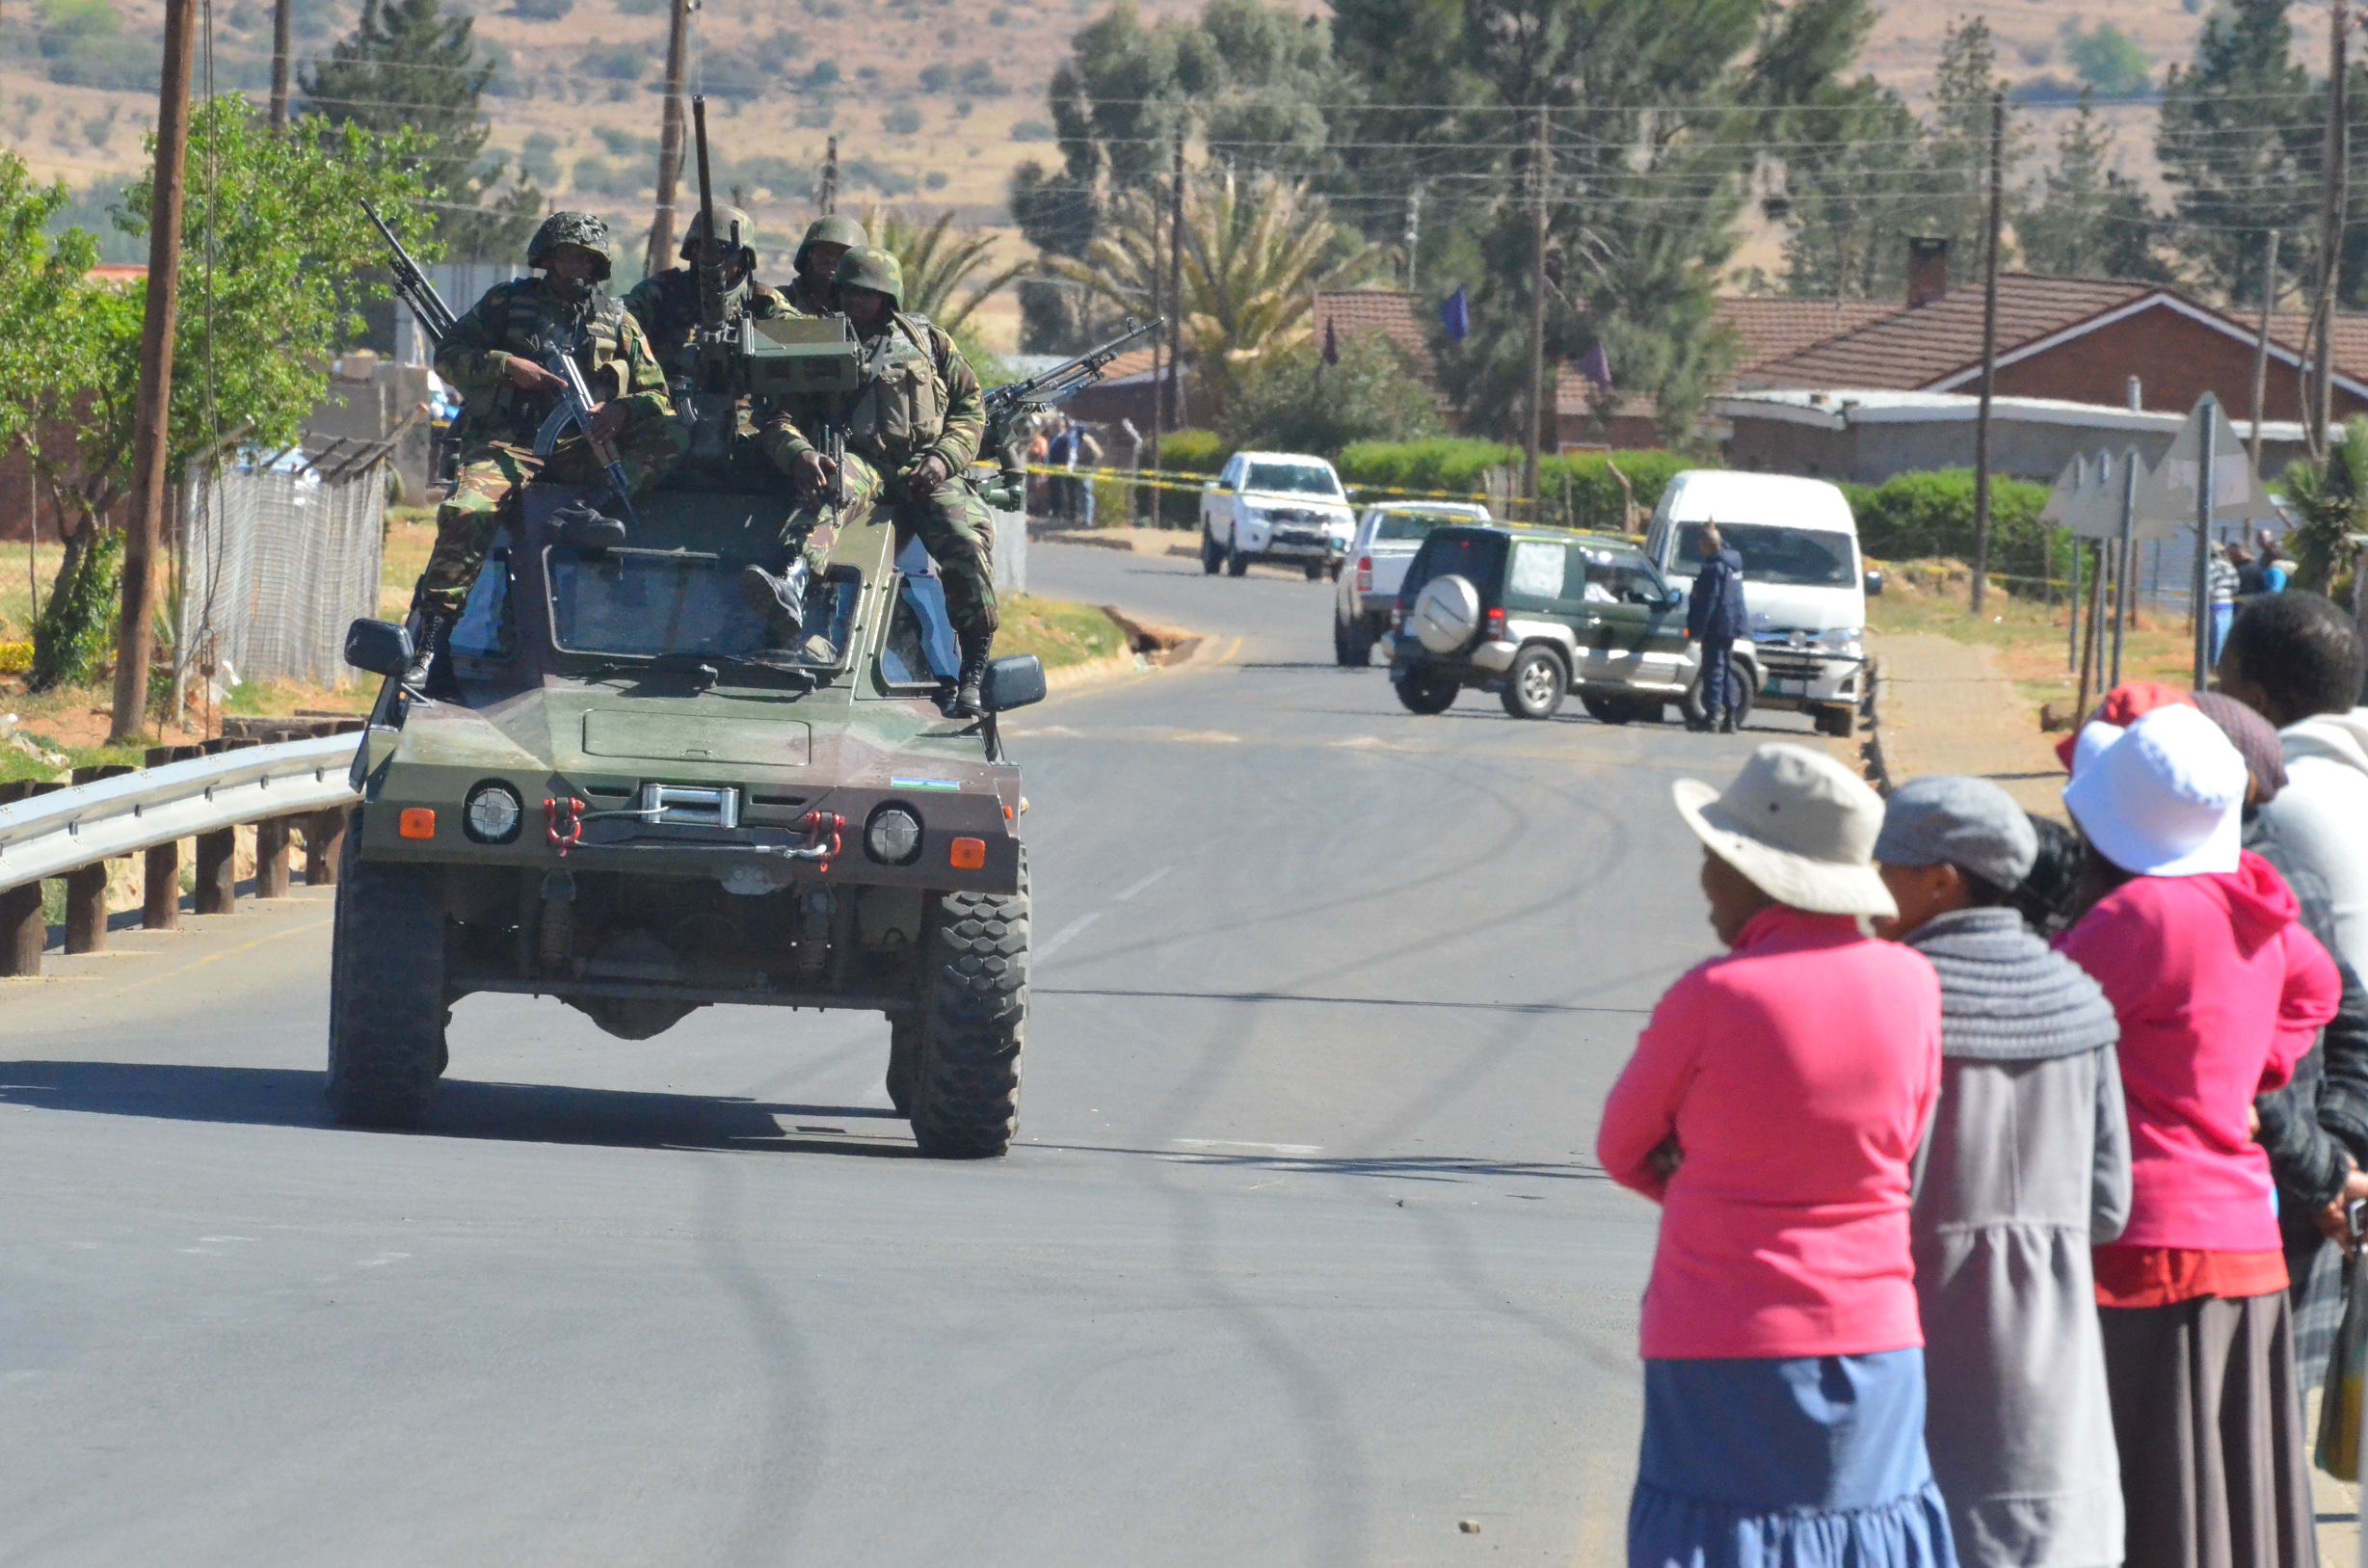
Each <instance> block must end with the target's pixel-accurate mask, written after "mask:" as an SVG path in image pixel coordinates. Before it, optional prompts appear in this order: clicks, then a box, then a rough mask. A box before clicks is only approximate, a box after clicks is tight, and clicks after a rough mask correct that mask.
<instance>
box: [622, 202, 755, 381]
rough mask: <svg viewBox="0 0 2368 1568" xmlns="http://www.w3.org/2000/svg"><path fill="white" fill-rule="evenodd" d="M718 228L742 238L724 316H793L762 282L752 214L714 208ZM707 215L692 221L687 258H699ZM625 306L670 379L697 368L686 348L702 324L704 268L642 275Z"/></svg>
mask: <svg viewBox="0 0 2368 1568" xmlns="http://www.w3.org/2000/svg"><path fill="white" fill-rule="evenodd" d="M715 226H716V228H717V230H718V232H720V233H721V234H722V235H723V237H724V239H725V241H727V242H729V241H730V239H731V238H732V235H734V234H737V235H738V236H739V240H740V244H739V249H737V250H735V251H731V252H726V253H725V255H724V257H723V263H724V319H725V320H726V321H727V322H734V321H738V320H739V319H740V318H741V317H742V316H753V317H755V318H756V319H757V320H758V321H770V320H772V319H773V318H774V317H776V316H785V315H787V314H789V306H788V302H787V301H785V300H784V299H783V298H782V296H781V295H780V294H779V293H778V292H776V291H775V290H773V289H770V288H767V287H766V286H765V285H764V284H762V283H759V282H758V281H757V226H756V224H755V223H754V222H753V221H751V220H750V218H749V216H748V214H747V213H745V212H742V211H741V210H740V209H739V208H737V207H718V208H716V209H715ZM706 232H707V230H706V215H705V214H704V213H702V214H701V215H699V216H698V217H695V218H693V219H692V220H691V231H690V233H689V234H688V235H687V236H686V237H685V238H684V239H683V241H682V259H683V260H684V261H685V262H686V263H691V262H695V258H696V257H697V256H698V254H699V245H700V242H701V241H702V240H704V239H705V237H706ZM625 308H626V309H627V310H629V311H631V312H632V313H633V319H634V320H635V321H638V322H640V323H641V330H642V332H644V333H645V334H646V335H647V336H648V337H649V339H650V346H651V348H652V349H653V350H654V351H655V352H656V354H657V357H658V362H659V363H660V364H662V365H664V366H665V368H666V374H667V376H668V378H669V379H670V380H673V381H681V380H684V379H685V378H687V377H688V376H689V375H690V374H691V372H692V370H693V368H694V366H693V365H692V364H691V362H690V356H689V355H688V354H687V353H686V352H685V351H686V350H687V349H688V348H689V347H690V342H691V334H692V333H693V332H696V331H698V328H699V270H698V267H697V266H696V265H695V264H694V265H686V266H680V267H670V268H668V269H667V270H666V271H664V272H662V273H657V274H655V275H653V276H652V277H649V278H645V279H642V280H641V281H640V282H638V283H635V284H634V285H633V289H632V292H631V293H629V294H627V295H625Z"/></svg>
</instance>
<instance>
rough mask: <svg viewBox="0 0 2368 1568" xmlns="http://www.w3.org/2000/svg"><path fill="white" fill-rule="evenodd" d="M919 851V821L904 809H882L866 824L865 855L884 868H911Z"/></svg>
mask: <svg viewBox="0 0 2368 1568" xmlns="http://www.w3.org/2000/svg"><path fill="white" fill-rule="evenodd" d="M920 852H921V825H920V818H919V817H918V816H915V815H914V814H913V813H912V812H911V811H906V810H905V809H904V808H903V807H901V806H883V807H881V808H880V809H879V810H878V811H874V812H872V813H871V820H870V821H868V822H866V823H865V824H864V853H865V854H866V855H869V856H870V857H871V858H872V859H873V860H875V861H878V862H879V863H880V864H883V865H910V864H913V863H914V862H915V861H917V860H918V859H920Z"/></svg>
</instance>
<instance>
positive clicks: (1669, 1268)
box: [1595, 905, 1940, 1360]
mask: <svg viewBox="0 0 2368 1568" xmlns="http://www.w3.org/2000/svg"><path fill="white" fill-rule="evenodd" d="M1939 1092H1940V978H1939V976H1938V975H1936V974H1934V973H1933V972H1932V966H1931V965H1930V964H1929V963H1928V962H1927V961H1926V960H1925V957H1924V955H1923V954H1921V953H1919V952H1917V951H1916V950H1915V949H1913V948H1911V947H1902V946H1901V945H1899V944H1898V943H1888V942H1876V941H1875V940H1874V939H1873V938H1870V937H1866V936H1862V935H1860V933H1859V930H1858V922H1857V921H1856V920H1854V919H1852V918H1850V917H1848V916H1838V915H1810V914H1805V913H1803V912H1802V911H1800V910H1796V909H1788V908H1785V907H1783V906H1781V905H1780V906H1778V907H1776V908H1774V909H1769V910H1764V911H1762V912H1761V913H1760V914H1759V915H1757V916H1755V917H1753V918H1752V920H1751V922H1750V923H1749V924H1748V925H1746V926H1744V927H1743V935H1742V936H1741V937H1740V938H1739V939H1738V940H1737V942H1736V943H1735V950H1734V951H1733V952H1732V953H1729V954H1728V955H1727V956H1726V957H1724V958H1715V959H1712V960H1711V961H1710V962H1709V963H1707V964H1704V965H1702V966H1700V967H1699V968H1697V969H1694V970H1690V971H1689V972H1688V973H1687V974H1685V975H1684V976H1683V977H1682V978H1680V979H1679V980H1678V982H1677V983H1676V984H1675V985H1673V986H1671V987H1670V988H1669V990H1668V992H1667V993H1666V994H1665V995H1663V997H1662V998H1661V1004H1660V1005H1659V1006H1657V1007H1655V1008H1654V1009H1653V1017H1652V1019H1651V1021H1650V1022H1649V1023H1646V1024H1645V1026H1644V1033H1643V1034H1642V1035H1641V1036H1640V1037H1639V1038H1638V1039H1637V1041H1636V1054H1635V1055H1634V1056H1633V1057H1631V1058H1630V1059H1629V1063H1628V1066H1627V1068H1626V1069H1625V1070H1623V1071H1622V1072H1621V1074H1620V1079H1619V1081H1618V1082H1617V1083H1615V1084H1613V1085H1612V1088H1611V1096H1610V1099H1609V1100H1608V1101H1606V1102H1605V1103H1604V1122H1603V1129H1602V1131H1601V1132H1599V1133H1598V1134H1597V1136H1596V1144H1595V1149H1596V1157H1597V1158H1598V1159H1600V1160H1602V1161H1603V1166H1604V1169H1605V1170H1606V1171H1608V1172H1610V1175H1611V1178H1612V1180H1614V1181H1616V1182H1618V1183H1621V1184H1622V1185H1624V1186H1630V1187H1634V1188H1636V1190H1637V1191H1638V1192H1641V1193H1643V1194H1644V1195H1645V1196H1646V1197H1648V1198H1654V1199H1658V1200H1659V1201H1660V1203H1661V1205H1662V1216H1661V1239H1660V1243H1659V1245H1658V1246H1657V1247H1656V1248H1655V1249H1654V1253H1653V1276H1652V1281H1651V1283H1650V1284H1649V1285H1647V1286H1646V1287H1645V1291H1644V1322H1643V1345H1642V1352H1643V1354H1644V1355H1645V1356H1646V1357H1647V1358H1648V1359H1654V1360H1684V1359H1693V1358H1737V1357H1746V1356H1750V1357H1778V1356H1783V1357H1790V1356H1830V1355H1857V1354H1863V1353H1867V1352H1872V1351H1877V1350H1904V1349H1907V1348H1909V1347H1910V1346H1914V1345H1920V1344H1922V1343H1923V1342H1924V1334H1923V1331H1922V1329H1921V1328H1920V1327H1919V1325H1918V1322H1917V1316H1916V1287H1915V1268H1914V1264H1913V1262H1911V1261H1910V1259H1909V1256H1908V1235H1907V1205H1908V1196H1909V1188H1910V1185H1911V1183H1912V1171H1911V1166H1912V1165H1913V1162H1914V1160H1915V1156H1916V1145H1917V1143H1918V1141H1919V1140H1920V1139H1921V1138H1922V1137H1923V1135H1924V1128H1925V1124H1926V1123H1927V1122H1928V1121H1929V1119H1930V1117H1931V1114H1932V1103H1933V1101H1934V1099H1935V1097H1936V1096H1937V1095H1938V1094H1939ZM1672 1135H1674V1136H1675V1137H1676V1138H1677V1141H1678V1145H1679V1147H1680V1148H1682V1149H1683V1150H1684V1151H1685V1160H1684V1163H1683V1164H1681V1165H1680V1166H1679V1167H1678V1171H1677V1174H1676V1175H1675V1176H1673V1177H1671V1178H1669V1179H1668V1180H1667V1181H1666V1182H1665V1183H1664V1182H1663V1180H1662V1179H1661V1177H1660V1176H1659V1175H1657V1174H1656V1173H1655V1172H1654V1170H1653V1168H1652V1166H1651V1164H1650V1157H1651V1156H1652V1153H1653V1151H1654V1150H1655V1149H1656V1148H1658V1147H1659V1146H1660V1145H1661V1144H1662V1142H1663V1140H1664V1139H1666V1138H1668V1137H1670V1136H1672Z"/></svg>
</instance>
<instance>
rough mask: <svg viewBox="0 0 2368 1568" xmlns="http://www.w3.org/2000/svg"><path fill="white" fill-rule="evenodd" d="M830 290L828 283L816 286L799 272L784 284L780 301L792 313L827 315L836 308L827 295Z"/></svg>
mask: <svg viewBox="0 0 2368 1568" xmlns="http://www.w3.org/2000/svg"><path fill="white" fill-rule="evenodd" d="M830 292H831V291H830V287H829V285H828V284H825V285H824V286H823V287H821V288H816V287H814V286H813V285H812V283H809V282H808V281H807V280H806V275H805V274H804V273H800V274H798V275H797V276H796V277H795V278H792V279H789V281H788V282H787V283H786V284H785V285H784V287H783V288H782V291H781V297H782V303H783V304H785V305H786V306H788V307H789V309H790V312H791V313H792V314H794V315H800V316H827V315H829V314H830V313H831V312H832V311H834V310H837V309H838V306H837V305H836V304H834V303H832V301H831V300H830V299H829V298H828V297H827V296H828V295H829V294H830Z"/></svg>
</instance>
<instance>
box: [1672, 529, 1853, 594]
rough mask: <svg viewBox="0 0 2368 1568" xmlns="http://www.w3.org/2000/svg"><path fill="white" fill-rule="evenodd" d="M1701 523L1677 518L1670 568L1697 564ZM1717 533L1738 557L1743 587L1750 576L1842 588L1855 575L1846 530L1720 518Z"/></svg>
mask: <svg viewBox="0 0 2368 1568" xmlns="http://www.w3.org/2000/svg"><path fill="white" fill-rule="evenodd" d="M1702 528H1703V525H1702V524H1701V523H1698V522H1688V523H1681V524H1679V526H1678V532H1677V560H1676V562H1675V563H1674V564H1673V565H1672V567H1671V570H1672V571H1678V572H1682V573H1685V574H1688V575H1690V574H1691V573H1692V572H1693V571H1694V569H1695V568H1697V567H1699V566H1700V565H1701V564H1702ZM1718 533H1719V537H1720V538H1722V539H1724V540H1725V541H1726V543H1727V547H1728V548H1729V549H1731V550H1734V551H1735V552H1736V553H1737V554H1739V555H1741V556H1742V557H1743V583H1744V586H1745V589H1746V591H1748V588H1749V585H1750V584H1752V583H1755V582H1764V583H1785V584H1790V585H1792V586H1795V587H1800V588H1848V587H1849V586H1851V585H1852V584H1853V583H1855V582H1856V581H1857V580H1858V571H1857V563H1856V560H1855V555H1856V552H1855V551H1854V550H1853V549H1852V548H1851V543H1852V542H1851V540H1850V536H1849V535H1848V534H1838V533H1835V532H1834V531H1832V530H1831V529H1828V528H1788V527H1785V526H1783V525H1782V524H1780V523H1772V522H1721V523H1719V524H1718Z"/></svg>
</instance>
